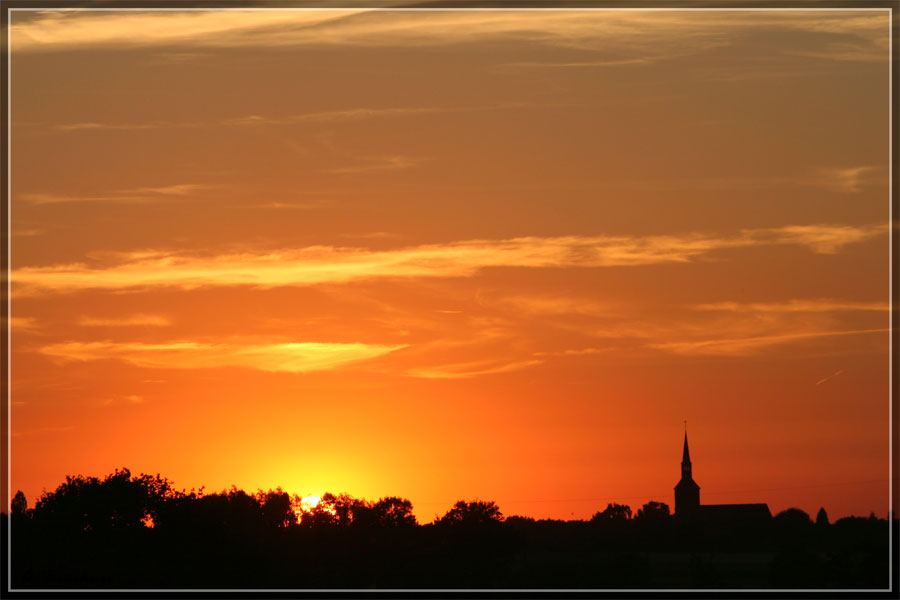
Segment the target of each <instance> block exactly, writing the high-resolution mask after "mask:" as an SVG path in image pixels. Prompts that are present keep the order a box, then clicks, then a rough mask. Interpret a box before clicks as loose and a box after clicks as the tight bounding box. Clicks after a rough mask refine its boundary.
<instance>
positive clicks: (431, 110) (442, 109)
mask: <svg viewBox="0 0 900 600" xmlns="http://www.w3.org/2000/svg"><path fill="white" fill-rule="evenodd" d="M526 106H527V105H526V104H523V103H520V102H513V103H501V104H489V105H474V106H455V107H453V106H394V107H356V108H347V109H341V110H328V111H312V112H306V113H297V114H289V115H244V116H239V117H228V118H225V119H217V120H210V121H203V120H195V121H183V122H179V121H148V122H146V123H107V122H97V121H89V122H83V123H64V124H59V125H54V126H53V128H54V129H55V130H57V131H60V132H78V131H98V130H112V131H116V130H120V131H139V130H150V129H164V128H172V129H183V128H191V129H193V128H200V127H216V128H219V127H264V126H279V127H284V126H289V125H307V124H319V123H326V124H327V123H349V122H356V121H364V120H371V119H389V118H399V117H416V116H422V115H434V114H448V113H470V112H482V111H496V110H509V109H516V108H524V107H526Z"/></svg>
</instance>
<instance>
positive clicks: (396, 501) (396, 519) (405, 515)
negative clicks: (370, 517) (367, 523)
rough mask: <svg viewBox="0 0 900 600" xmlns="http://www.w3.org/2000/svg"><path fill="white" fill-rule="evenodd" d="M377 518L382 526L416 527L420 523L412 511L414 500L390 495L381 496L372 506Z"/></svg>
mask: <svg viewBox="0 0 900 600" xmlns="http://www.w3.org/2000/svg"><path fill="white" fill-rule="evenodd" d="M372 509H373V512H374V513H375V520H376V522H377V523H378V525H379V526H381V527H415V526H416V525H418V523H417V522H416V517H415V515H413V513H412V502H410V501H409V500H407V499H405V498H398V497H396V496H389V497H387V498H381V499H380V500H379V501H378V502H376V503H375V505H374V506H373V507H372Z"/></svg>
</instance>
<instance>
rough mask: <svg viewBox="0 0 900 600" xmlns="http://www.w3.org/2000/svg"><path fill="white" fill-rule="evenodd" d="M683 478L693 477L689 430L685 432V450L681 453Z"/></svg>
mask: <svg viewBox="0 0 900 600" xmlns="http://www.w3.org/2000/svg"><path fill="white" fill-rule="evenodd" d="M681 478H682V479H684V478H688V479H690V478H691V452H690V450H688V443H687V431H685V432H684V452H683V453H682V455H681Z"/></svg>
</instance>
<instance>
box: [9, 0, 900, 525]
mask: <svg viewBox="0 0 900 600" xmlns="http://www.w3.org/2000/svg"><path fill="white" fill-rule="evenodd" d="M10 23H11V29H10V44H11V54H10V56H11V58H10V68H11V80H10V81H11V87H10V90H11V92H10V100H11V110H10V113H11V115H10V118H11V130H10V131H11V154H10V156H11V160H10V199H11V201H10V215H11V220H10V231H9V232H6V233H7V234H8V238H7V239H8V242H9V247H10V261H11V283H10V286H11V303H10V307H11V308H10V316H9V325H10V331H11V341H10V344H11V346H10V347H11V353H10V367H11V378H10V401H11V406H10V411H11V421H10V423H11V437H10V440H11V442H10V445H11V449H10V464H11V493H14V491H15V490H18V489H21V490H22V491H24V493H25V494H26V496H27V498H28V500H29V505H30V506H33V505H34V502H35V500H36V499H37V498H38V497H39V496H40V494H41V493H42V492H43V491H52V490H53V489H55V488H56V486H58V485H59V484H60V483H61V482H62V481H63V480H64V479H65V476H66V475H74V474H83V475H92V476H103V475H105V474H108V473H110V472H112V471H113V470H114V469H115V468H117V467H123V466H127V467H128V468H130V469H131V470H132V472H134V473H140V472H146V473H153V474H155V473H160V474H162V475H163V476H165V477H167V478H169V479H170V480H171V481H172V482H173V483H174V484H175V486H176V487H177V488H179V489H190V488H200V487H201V486H205V488H206V491H208V492H213V491H219V490H222V489H224V488H228V487H230V486H231V485H232V484H233V485H236V486H237V487H238V488H242V489H245V490H248V491H255V490H257V489H269V488H274V487H276V486H281V487H282V488H284V489H285V490H286V491H289V492H291V493H297V494H300V495H301V496H307V495H321V494H323V493H324V492H326V491H330V492H333V493H349V494H351V495H353V496H356V497H363V498H367V499H372V500H375V499H378V498H379V497H382V496H388V495H398V496H402V497H405V498H409V499H410V500H411V501H412V503H413V506H414V511H415V513H416V515H417V517H418V518H419V520H420V522H429V521H431V520H432V519H433V518H434V517H435V516H439V515H442V514H444V512H446V511H447V510H448V509H449V508H450V507H451V506H452V504H453V503H454V502H456V501H457V500H460V499H465V500H473V499H482V500H493V501H495V502H497V503H498V504H499V506H500V509H501V510H502V512H503V513H504V514H505V515H526V516H532V517H535V518H557V519H582V518H589V517H590V516H591V515H592V514H593V513H595V512H597V511H599V510H602V509H603V508H604V507H605V506H606V504H607V503H609V502H618V503H624V504H629V505H631V506H632V507H633V508H634V509H635V510H636V509H637V508H639V507H640V506H641V505H642V504H644V503H645V502H648V501H650V500H656V501H660V502H665V503H667V504H668V505H669V506H670V507H671V508H674V491H673V487H674V485H675V484H676V483H677V481H678V479H679V477H680V461H681V450H682V440H683V435H684V430H685V421H686V422H687V425H686V427H687V431H688V436H689V440H690V446H691V457H692V460H693V473H694V479H695V481H697V483H698V484H699V485H700V488H701V492H700V494H701V503H704V504H714V503H743V502H766V503H768V504H769V507H770V509H771V510H772V512H773V514H775V513H777V512H778V511H781V510H784V509H786V508H789V507H798V508H801V509H803V510H805V511H807V512H808V513H810V514H811V515H814V514H815V513H816V511H818V509H819V507H824V508H825V509H826V511H827V512H828V515H829V516H830V517H831V518H832V519H835V518H840V517H843V516H848V515H851V514H852V515H863V516H866V515H868V514H869V513H871V512H874V513H875V514H877V515H879V516H885V515H886V514H887V511H888V508H889V502H890V500H889V477H890V473H889V456H890V450H889V427H888V425H889V417H888V410H889V376H890V368H889V335H890V327H891V320H890V297H889V286H890V277H889V243H890V236H891V223H890V214H889V168H890V163H889V161H890V158H889V153H888V150H889V95H888V90H889V60H888V59H889V56H888V54H889V34H890V32H889V12H888V11H886V10H839V11H815V10H803V11H801V10H778V11H776V10H759V11H720V10H718V11H717V10H712V11H697V10H663V11H654V10H558V9H554V10H543V11H523V10H477V11H476V10H452V11H448V10H434V9H429V10H415V11H413V10H362V9H360V10H233V11H224V10H211V11H180V10H168V11H156V12H151V11H37V10H16V11H13V12H12V13H11V19H10Z"/></svg>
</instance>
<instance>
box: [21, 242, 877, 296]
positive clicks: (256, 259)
mask: <svg viewBox="0 0 900 600" xmlns="http://www.w3.org/2000/svg"><path fill="white" fill-rule="evenodd" d="M886 231H887V228H886V226H882V225H871V226H849V225H802V226H801V225H798V226H787V227H781V228H773V229H748V230H742V231H741V232H739V233H738V234H736V235H732V236H714V235H703V234H685V235H671V236H643V237H640V236H593V237H588V236H565V237H522V238H512V239H506V240H469V241H461V242H450V243H445V244H430V245H422V246H414V247H408V248H399V249H394V250H382V251H372V250H368V249H360V248H336V247H332V246H311V247H306V248H300V249H286V250H280V251H272V252H265V253H249V252H248V253H242V254H222V255H212V256H210V255H205V256H199V255H186V254H178V253H174V252H173V253H167V252H163V251H150V252H141V253H135V254H133V255H128V254H124V255H120V256H121V260H122V262H119V263H118V264H112V265H105V266H104V265H101V266H88V265H86V264H83V263H78V264H69V265H53V266H42V267H24V268H19V269H16V270H15V271H13V273H12V278H11V280H12V283H13V286H14V291H15V293H17V294H20V295H29V294H39V293H41V292H72V291H78V290H89V289H94V290H120V289H133V288H148V287H176V288H182V289H192V288H198V287H203V286H255V287H260V288H272V287H283V286H309V285H317V284H326V283H349V282H354V281H363V280H372V279H379V278H423V277H444V278H447V277H471V276H473V275H475V274H477V273H479V272H480V271H482V270H483V269H488V268H496V267H518V268H569V267H582V268H583V267H614V266H620V267H621V266H641V265H654V264H665V263H687V262H690V261H692V260H695V259H698V258H701V257H704V256H706V255H708V254H710V253H712V252H714V251H716V250H722V249H729V248H748V247H754V246H771V245H796V246H801V247H807V248H809V249H810V250H812V251H813V252H816V253H820V254H833V253H835V252H837V251H838V250H839V249H841V248H842V247H844V246H845V245H847V244H854V243H859V242H862V241H865V240H867V239H871V238H873V237H875V236H878V235H882V234H883V233H885V232H886Z"/></svg>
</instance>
